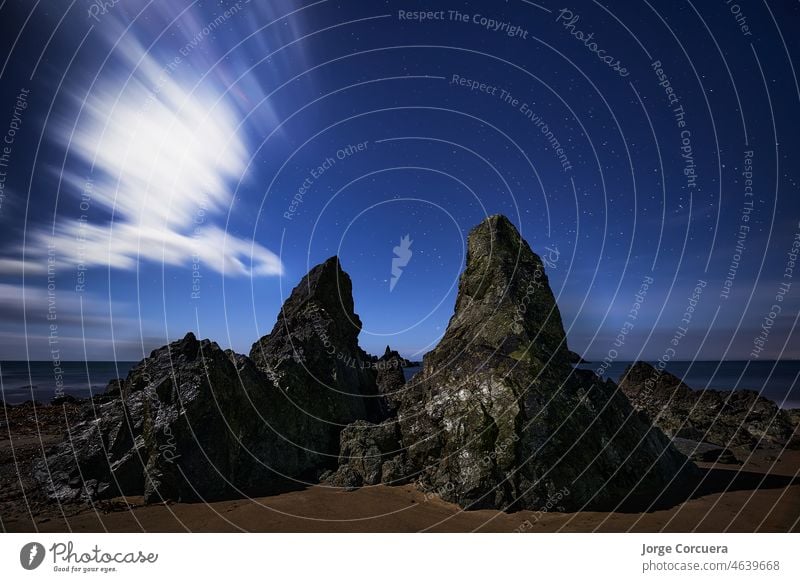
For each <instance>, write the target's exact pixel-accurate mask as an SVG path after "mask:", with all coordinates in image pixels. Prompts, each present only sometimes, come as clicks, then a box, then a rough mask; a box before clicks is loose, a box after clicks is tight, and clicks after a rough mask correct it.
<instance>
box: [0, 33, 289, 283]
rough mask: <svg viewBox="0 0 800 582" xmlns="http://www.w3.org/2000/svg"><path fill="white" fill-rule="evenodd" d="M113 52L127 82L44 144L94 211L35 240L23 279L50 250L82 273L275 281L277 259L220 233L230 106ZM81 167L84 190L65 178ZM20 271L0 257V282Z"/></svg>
mask: <svg viewBox="0 0 800 582" xmlns="http://www.w3.org/2000/svg"><path fill="white" fill-rule="evenodd" d="M117 53H118V54H119V55H120V56H121V57H122V59H123V61H126V62H127V64H128V67H126V68H123V70H125V69H129V71H132V72H131V75H130V77H129V78H127V79H126V78H125V77H123V78H122V79H121V80H120V79H117V81H119V82H118V83H111V82H108V81H106V83H105V84H101V85H100V86H99V87H98V88H97V89H96V90H93V91H92V93H91V96H90V97H89V99H88V100H87V101H86V102H85V103H83V113H82V116H81V121H80V123H79V126H78V127H77V128H76V131H75V132H74V133H73V132H72V130H71V127H70V126H69V125H66V126H64V127H62V128H60V129H59V130H57V134H56V135H52V136H51V137H53V138H55V139H56V140H57V141H60V142H61V143H62V144H63V145H64V146H65V147H66V148H68V151H69V154H70V158H69V159H70V160H71V163H70V166H69V169H68V170H66V171H65V172H64V175H63V183H64V185H65V187H66V189H67V190H68V191H69V192H71V193H72V194H74V195H76V196H81V195H83V196H84V197H85V198H86V199H87V205H91V208H92V210H93V212H92V213H87V214H89V216H90V217H89V218H85V217H84V218H83V219H80V218H76V217H75V216H74V215H63V216H58V217H57V218H56V221H55V225H54V226H53V225H47V226H46V227H45V226H43V227H41V228H39V229H38V230H34V231H33V232H32V233H31V235H30V237H29V239H28V240H29V242H28V246H27V247H26V249H25V259H26V260H27V261H30V262H29V263H28V265H27V266H26V269H30V271H31V272H36V271H41V270H42V265H43V264H44V261H42V260H41V259H42V258H44V257H46V256H47V251H48V249H49V248H50V249H54V251H55V253H56V254H57V256H58V260H59V263H66V264H71V265H73V266H78V265H82V266H85V267H86V268H90V267H94V266H99V267H112V268H118V269H135V268H137V266H138V263H139V261H142V260H145V261H152V262H156V263H164V264H167V265H174V266H183V267H189V266H191V264H192V263H196V262H197V261H198V259H199V261H200V262H201V263H202V264H203V265H204V267H207V268H209V269H211V270H214V271H216V272H219V273H224V274H226V275H232V276H237V275H238V276H241V275H252V276H265V275H279V274H281V273H282V271H283V267H282V264H281V261H280V259H279V258H278V257H277V255H275V254H274V253H273V252H271V251H270V250H268V249H267V248H265V247H264V246H262V245H260V244H258V243H256V242H254V241H252V240H247V239H243V238H240V237H237V236H235V235H232V234H230V233H227V232H226V231H225V230H223V229H222V228H221V226H220V225H221V224H222V223H223V221H224V219H225V216H226V214H227V212H228V210H229V208H230V206H231V203H232V200H233V196H232V193H231V186H232V184H234V183H235V182H236V181H238V179H239V178H240V176H241V175H242V173H243V172H244V171H245V168H246V167H247V159H248V158H247V156H248V151H247V148H246V146H245V143H244V140H243V138H242V137H241V133H239V132H237V131H236V128H237V125H238V120H237V116H236V114H235V111H236V110H235V107H232V106H229V105H228V104H226V102H225V100H224V99H223V100H219V99H218V96H217V95H215V94H214V92H213V91H211V90H209V89H207V88H206V89H204V90H191V91H190V90H187V88H185V87H184V86H182V84H181V83H180V82H179V81H177V80H176V79H173V78H172V76H171V72H170V70H169V69H168V68H165V67H163V66H160V65H159V64H157V63H156V62H155V60H154V59H153V58H152V57H151V56H150V55H149V54H146V53H145V52H144V49H143V48H142V47H141V46H139V45H138V43H136V42H135V41H127V42H124V43H121V44H120V45H119V46H118V47H117ZM127 72H128V71H126V75H127ZM76 162H77V163H76ZM85 167H88V168H90V170H89V172H90V175H91V176H92V178H91V180H90V181H87V178H86V176H84V175H81V172H82V171H83V170H77V169H76V168H85ZM87 184H89V185H90V188H89V189H88V192H87V188H86V185H87ZM96 209H102V210H104V211H105V212H106V213H107V215H106V217H105V218H104V219H103V220H102V221H98V220H97V219H94V220H92V218H91V216H95V217H96V216H98V212H96ZM109 217H110V219H109ZM21 268H22V261H19V260H17V259H14V258H10V257H8V256H7V257H0V272H5V273H19V272H20V271H21Z"/></svg>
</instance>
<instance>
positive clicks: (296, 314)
mask: <svg viewBox="0 0 800 582" xmlns="http://www.w3.org/2000/svg"><path fill="white" fill-rule="evenodd" d="M360 332H361V320H360V319H359V317H358V315H357V314H356V313H355V310H354V305H353V291H352V283H351V281H350V277H349V276H348V275H347V273H345V272H344V271H343V270H342V268H341V265H340V264H339V259H338V258H337V257H331V258H330V259H328V260H327V261H325V262H324V263H322V264H321V265H317V266H316V267H314V268H313V269H311V271H310V272H309V273H308V274H307V275H306V276H305V277H304V278H303V280H302V281H300V283H299V284H298V285H297V287H295V288H294V290H293V291H292V294H291V295H290V297H289V298H288V299H287V300H286V302H285V303H284V305H283V307H282V308H281V312H280V314H279V315H278V321H277V322H276V323H275V327H274V328H273V329H272V332H271V333H270V334H269V335H266V336H264V337H262V338H261V339H260V340H258V341H257V342H256V343H255V344H253V347H252V349H251V350H250V358H251V359H252V360H253V362H255V364H256V366H257V367H258V368H259V369H261V370H262V371H263V372H264V373H266V374H267V376H268V377H269V378H270V380H271V382H272V383H273V384H275V385H276V386H278V387H279V388H280V390H281V391H283V392H284V393H286V394H288V395H289V396H288V397H289V398H291V400H292V401H293V402H294V403H295V404H296V406H297V407H298V409H301V410H303V411H306V413H307V416H308V418H309V420H302V419H298V420H300V421H301V422H302V423H303V424H304V425H308V426H307V427H306V428H307V429H308V430H309V431H311V433H313V439H312V440H313V442H314V443H316V446H317V447H318V449H319V450H322V451H325V452H326V453H329V454H333V456H334V457H335V456H336V455H337V453H338V445H339V432H340V431H341V430H342V428H343V427H344V426H345V425H347V424H349V423H351V422H354V421H355V420H372V421H376V420H381V418H382V415H381V403H380V399H381V398H380V395H379V394H378V391H377V386H376V382H375V370H374V368H373V366H372V364H371V360H372V358H371V357H370V356H369V355H368V354H366V353H365V352H364V351H363V350H362V349H361V348H360V347H359V345H358V334H359V333H360ZM312 417H317V418H320V419H323V420H324V422H323V423H319V422H316V421H315V420H314V419H313V418H312Z"/></svg>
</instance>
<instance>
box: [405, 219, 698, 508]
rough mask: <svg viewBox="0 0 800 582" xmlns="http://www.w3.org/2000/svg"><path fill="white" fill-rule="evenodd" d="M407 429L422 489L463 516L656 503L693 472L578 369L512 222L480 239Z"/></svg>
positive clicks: (485, 230)
mask: <svg viewBox="0 0 800 582" xmlns="http://www.w3.org/2000/svg"><path fill="white" fill-rule="evenodd" d="M398 419H399V423H400V427H401V433H402V444H403V446H404V448H405V451H406V457H405V458H404V459H402V460H399V461H398V464H399V465H401V466H404V467H406V468H407V473H408V472H409V470H410V474H409V475H408V476H409V477H412V478H414V479H415V480H417V481H418V482H419V484H420V486H421V487H422V488H423V489H425V490H427V491H433V492H437V493H439V494H440V495H441V497H443V498H444V499H446V500H449V501H452V502H455V503H458V504H459V505H461V506H462V507H469V508H480V507H491V508H498V509H512V508H528V509H537V508H540V507H543V506H546V504H547V501H548V498H549V497H550V496H551V495H553V494H555V493H556V492H557V491H563V488H564V487H566V488H567V489H568V490H569V492H570V493H569V495H567V496H565V498H564V499H562V500H561V502H560V504H561V505H564V506H566V507H569V508H570V509H580V508H584V509H600V508H614V507H616V506H617V505H618V504H625V503H626V502H629V501H633V500H635V499H640V498H641V499H645V498H646V499H651V500H652V499H653V498H655V497H657V496H658V495H659V494H660V493H661V492H662V490H663V488H664V487H665V486H666V485H667V484H668V483H669V482H670V481H671V480H673V479H677V481H680V480H681V479H683V478H684V477H686V476H687V475H688V474H689V473H691V472H692V471H693V469H694V467H693V465H692V464H691V463H690V462H688V461H687V459H686V458H685V457H684V456H683V455H681V454H680V453H678V452H677V451H676V450H675V449H674V448H673V447H672V446H671V445H670V443H669V441H668V439H667V438H666V437H665V436H664V435H663V434H662V432H661V431H660V430H658V429H654V428H652V427H651V426H650V424H649V423H648V422H647V421H646V420H645V419H644V418H643V417H642V416H641V415H639V414H638V413H636V412H635V411H634V410H633V409H632V408H631V406H630V404H629V403H628V401H627V399H626V398H625V396H624V395H623V394H622V393H621V392H619V391H618V390H617V388H616V386H615V385H614V384H613V383H612V382H610V381H602V380H601V379H599V378H598V377H596V376H595V375H594V374H593V373H591V372H588V371H582V370H573V369H572V366H571V365H570V354H569V351H568V349H567V343H566V338H565V335H564V329H563V325H562V321H561V315H560V313H559V310H558V307H557V306H556V303H555V298H554V296H553V293H552V291H551V290H550V286H549V284H548V279H547V275H546V274H545V271H544V266H543V264H542V261H541V259H540V258H539V257H538V256H537V255H535V254H534V253H533V252H532V251H531V249H530V247H529V246H528V244H527V243H526V242H525V241H524V240H523V239H522V238H521V236H520V235H519V233H518V232H517V230H516V228H515V227H514V226H513V225H512V224H511V222H509V221H508V219H506V218H505V217H502V216H493V217H490V218H489V219H487V220H485V221H484V222H483V223H481V224H480V225H479V226H477V227H476V228H475V229H473V231H472V232H471V233H470V235H469V238H468V254H467V265H466V270H465V271H464V273H463V274H462V276H461V280H460V283H459V290H458V298H457V300H456V307H455V313H454V315H453V317H452V318H451V320H450V324H449V326H448V328H447V331H446V333H445V335H444V337H443V338H442V340H441V342H440V343H439V345H438V346H437V347H436V348H435V349H434V350H433V351H432V352H430V353H428V354H427V355H426V356H425V358H424V364H423V370H422V371H421V372H420V373H419V374H418V375H417V376H415V377H414V379H413V380H412V382H411V383H410V385H409V386H408V387H407V389H406V391H405V393H404V396H403V399H402V404H401V406H400V407H399V413H398Z"/></svg>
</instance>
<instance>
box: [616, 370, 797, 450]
mask: <svg viewBox="0 0 800 582" xmlns="http://www.w3.org/2000/svg"><path fill="white" fill-rule="evenodd" d="M620 388H621V389H622V390H623V391H624V392H625V394H626V395H627V396H628V399H629V400H630V401H631V403H632V404H633V406H634V407H635V408H636V409H637V410H640V411H642V412H643V413H644V414H646V415H647V417H648V418H649V419H650V420H651V421H652V422H653V424H655V425H656V426H658V427H660V428H661V430H663V431H664V432H665V433H666V434H667V435H669V436H671V437H680V438H685V439H690V440H693V441H698V442H705V443H710V444H713V445H717V446H719V447H723V448H728V447H744V448H746V449H748V450H752V449H753V448H754V447H757V446H784V445H786V444H790V445H791V446H796V445H797V439H796V438H794V434H795V424H794V423H793V422H792V419H791V416H790V415H789V414H788V413H787V411H785V410H782V409H780V408H779V407H778V406H777V405H776V404H775V403H774V402H772V401H771V400H767V399H766V398H763V397H762V396H759V395H758V393H757V392H754V391H752V390H735V391H722V390H712V389H708V390H692V389H691V388H690V387H689V386H687V385H686V384H684V383H683V382H682V381H681V379H680V378H678V377H677V376H674V375H672V374H670V373H669V372H667V371H665V370H657V369H656V368H654V367H653V366H651V365H650V364H648V363H646V362H636V363H635V364H633V365H632V366H629V367H628V369H627V370H625V373H624V374H623V377H622V379H621V380H620Z"/></svg>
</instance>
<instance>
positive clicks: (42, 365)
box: [0, 360, 800, 408]
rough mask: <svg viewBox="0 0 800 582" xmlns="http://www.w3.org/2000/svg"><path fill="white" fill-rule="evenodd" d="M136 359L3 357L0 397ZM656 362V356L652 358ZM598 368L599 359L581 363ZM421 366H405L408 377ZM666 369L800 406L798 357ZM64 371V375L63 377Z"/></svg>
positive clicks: (689, 379) (25, 396) (122, 371)
mask: <svg viewBox="0 0 800 582" xmlns="http://www.w3.org/2000/svg"><path fill="white" fill-rule="evenodd" d="M136 363H137V362H61V363H60V370H57V369H56V368H54V366H53V362H51V361H44V362H30V363H29V362H25V361H8V362H0V400H4V401H5V402H6V403H8V404H20V403H22V402H25V401H26V400H37V401H39V402H41V403H43V404H47V403H49V402H50V401H51V400H52V399H53V398H54V397H56V396H57V395H58V394H59V392H61V393H63V394H69V395H72V396H76V397H78V398H87V397H89V396H91V395H93V394H100V393H102V392H104V391H105V389H106V386H107V385H108V383H109V381H110V380H113V379H115V378H124V377H125V376H127V375H128V371H129V370H130V369H131V368H132V367H133V366H135V365H136ZM631 363H632V362H613V363H612V364H611V365H610V366H609V367H608V368H607V369H606V371H605V377H607V378H611V379H612V380H614V381H617V380H619V378H620V376H622V374H623V372H624V371H625V368H627V367H628V366H629V365H630V364H631ZM651 364H655V362H651ZM578 367H579V368H585V369H589V370H597V368H598V367H599V364H597V363H586V364H579V365H578ZM419 370H420V368H419V367H411V368H405V369H404V373H405V375H406V379H409V378H411V377H412V376H413V375H414V374H416V373H417V372H418V371H419ZM666 370H667V371H668V372H670V373H672V374H674V375H676V376H678V377H679V378H681V379H682V380H683V381H684V383H686V384H687V385H689V386H690V387H691V388H694V389H695V390H703V389H705V388H714V389H717V390H754V391H756V392H759V393H760V394H761V395H762V396H764V397H765V398H768V399H770V400H772V401H773V402H776V403H777V404H778V405H780V406H781V407H783V408H800V382H798V377H800V360H784V361H780V362H774V361H767V360H764V361H761V360H757V361H749V362H747V361H727V362H708V361H703V362H669V364H668V365H667V367H666ZM59 376H60V378H59Z"/></svg>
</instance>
